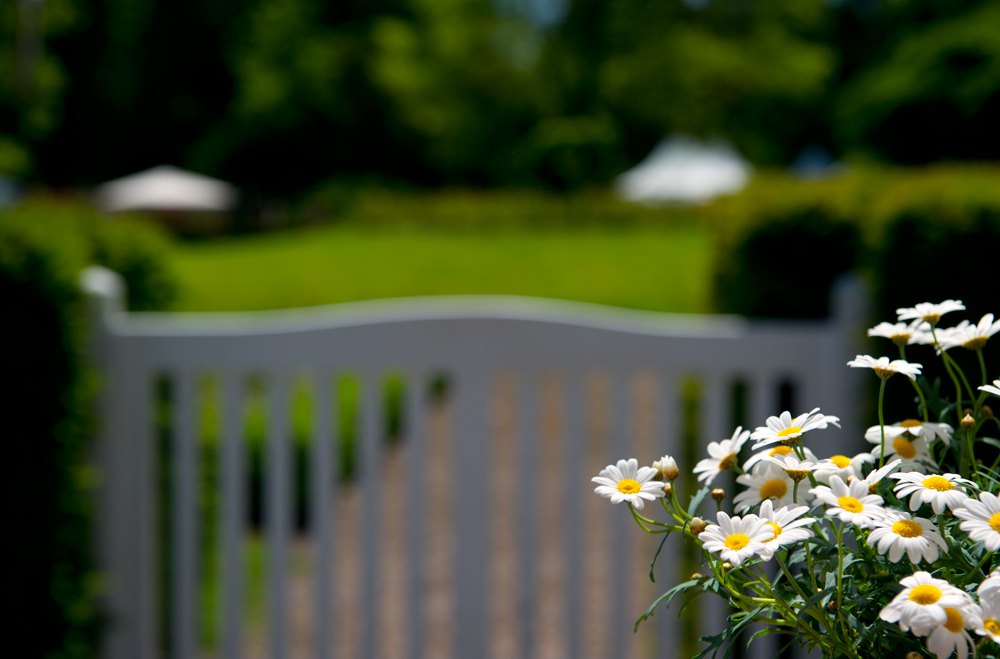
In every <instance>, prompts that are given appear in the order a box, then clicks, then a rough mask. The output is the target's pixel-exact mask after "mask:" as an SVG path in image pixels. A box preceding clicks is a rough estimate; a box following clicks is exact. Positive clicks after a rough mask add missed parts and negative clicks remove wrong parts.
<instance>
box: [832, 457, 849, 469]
mask: <svg viewBox="0 0 1000 659" xmlns="http://www.w3.org/2000/svg"><path fill="white" fill-rule="evenodd" d="M830 462H832V463H833V464H835V465H837V466H838V467H840V468H841V469H846V468H847V467H850V466H851V459H850V458H849V457H847V456H846V455H835V456H833V457H832V458H830Z"/></svg>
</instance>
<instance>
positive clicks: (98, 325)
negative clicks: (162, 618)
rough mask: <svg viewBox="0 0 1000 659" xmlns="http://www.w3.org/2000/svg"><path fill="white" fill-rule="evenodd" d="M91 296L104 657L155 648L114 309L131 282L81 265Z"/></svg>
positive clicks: (117, 658)
mask: <svg viewBox="0 0 1000 659" xmlns="http://www.w3.org/2000/svg"><path fill="white" fill-rule="evenodd" d="M79 286H80V288H81V289H82V290H83V292H84V294H85V295H86V296H87V297H88V302H89V308H88V310H87V312H88V314H87V315H88V318H87V320H88V323H87V331H88V336H87V352H88V357H89V358H90V362H91V366H92V367H93V368H94V369H95V370H96V372H97V376H98V378H99V383H100V384H99V394H98V397H97V401H96V409H97V415H96V418H97V422H98V423H97V428H96V437H95V442H94V445H93V464H94V466H95V467H96V468H97V469H98V473H99V474H100V478H99V483H100V486H99V488H98V491H97V493H96V497H95V498H96V504H97V505H96V520H95V521H96V528H97V533H96V534H95V542H96V547H95V556H96V559H97V561H96V562H97V566H98V569H99V570H100V571H101V573H102V576H103V577H104V582H105V584H106V586H105V590H104V593H103V597H102V601H101V606H102V608H103V610H104V613H105V614H106V615H107V617H108V623H107V628H106V629H105V631H104V635H103V638H102V640H101V645H100V657H101V658H102V659H129V658H134V657H143V656H148V655H147V654H146V652H144V650H145V648H142V638H141V631H142V629H143V625H142V623H141V622H140V620H139V618H140V615H141V614H140V612H141V611H144V610H146V608H147V607H145V606H143V602H142V601H141V596H142V591H141V587H140V583H139V578H138V577H139V574H140V570H141V565H140V560H141V557H140V555H139V551H138V549H139V543H138V542H137V540H138V539H137V538H136V537H135V535H136V532H137V531H138V527H137V525H136V524H135V520H134V519H133V515H134V507H133V506H132V505H130V502H132V501H134V498H135V496H136V494H137V493H136V492H133V491H132V488H131V487H130V486H131V485H132V484H133V478H131V477H130V474H129V472H130V471H131V472H133V473H134V471H135V464H134V462H133V461H132V458H133V450H134V446H130V444H133V445H134V444H135V441H134V440H135V438H132V439H133V441H132V442H129V441H128V440H129V439H130V438H129V437H128V436H127V428H126V424H127V422H125V420H124V419H123V414H122V412H123V410H122V407H123V406H122V405H121V401H120V398H121V395H122V389H123V386H124V383H123V382H122V376H123V375H124V368H125V364H124V355H123V354H122V348H121V344H120V343H119V342H117V341H115V339H114V337H113V331H112V327H111V326H112V324H113V322H114V317H115V316H116V315H117V314H119V313H121V312H123V311H124V309H125V282H124V280H123V279H122V278H121V276H120V275H118V274H117V273H115V272H112V271H111V270H108V269H107V268H102V267H100V266H91V267H89V268H86V269H84V270H83V271H82V272H81V273H80V277H79Z"/></svg>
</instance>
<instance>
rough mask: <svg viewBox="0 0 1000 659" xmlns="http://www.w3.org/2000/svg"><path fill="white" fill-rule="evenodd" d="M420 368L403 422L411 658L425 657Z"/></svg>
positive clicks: (423, 435)
mask: <svg viewBox="0 0 1000 659" xmlns="http://www.w3.org/2000/svg"><path fill="white" fill-rule="evenodd" d="M424 376H425V374H424V373H423V372H420V371H411V372H410V373H409V378H408V380H407V382H406V389H405V391H406V399H405V400H406V403H405V408H404V415H403V423H404V430H405V433H406V437H405V441H406V445H407V451H408V456H407V458H408V462H409V465H410V469H409V471H408V473H407V478H408V479H409V489H408V491H407V496H408V497H409V529H408V531H409V549H410V555H409V560H410V565H409V568H410V584H409V607H408V613H409V622H410V643H409V644H408V646H407V648H406V650H407V656H408V657H410V658H411V659H423V657H424V644H425V635H424V624H425V621H424V615H423V611H424V608H423V596H424V547H426V537H425V533H426V530H425V529H426V524H425V520H426V515H427V503H426V502H427V490H426V483H425V480H424V474H425V472H426V469H427V465H426V455H425V446H426V423H427V414H426V410H427V404H426V396H427V390H426V387H427V378H426V377H424Z"/></svg>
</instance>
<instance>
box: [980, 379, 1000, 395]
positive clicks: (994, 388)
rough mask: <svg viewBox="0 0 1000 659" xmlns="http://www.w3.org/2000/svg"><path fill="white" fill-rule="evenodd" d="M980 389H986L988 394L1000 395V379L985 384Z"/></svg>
mask: <svg viewBox="0 0 1000 659" xmlns="http://www.w3.org/2000/svg"><path fill="white" fill-rule="evenodd" d="M979 391H985V392H986V393H988V394H993V395H994V396H998V397H1000V380H994V381H993V384H984V385H983V386H981V387H979Z"/></svg>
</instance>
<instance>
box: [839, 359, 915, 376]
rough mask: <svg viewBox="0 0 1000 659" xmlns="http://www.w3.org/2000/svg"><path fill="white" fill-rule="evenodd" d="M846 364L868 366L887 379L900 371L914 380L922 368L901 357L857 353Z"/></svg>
mask: <svg viewBox="0 0 1000 659" xmlns="http://www.w3.org/2000/svg"><path fill="white" fill-rule="evenodd" d="M847 365H848V366H850V367H851V368H870V369H872V370H874V371H875V375H877V376H879V377H880V378H882V379H883V380H888V379H889V378H891V377H892V376H893V375H895V374H896V373H902V374H903V375H905V376H906V377H908V378H910V379H911V380H916V379H917V376H918V375H920V369H922V368H923V366H921V365H920V364H911V363H910V362H904V361H903V360H902V359H894V360H892V361H889V358H888V357H879V358H878V359H875V358H874V357H871V356H869V355H858V356H857V357H855V358H854V359H852V360H851V361H849V362H847Z"/></svg>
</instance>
